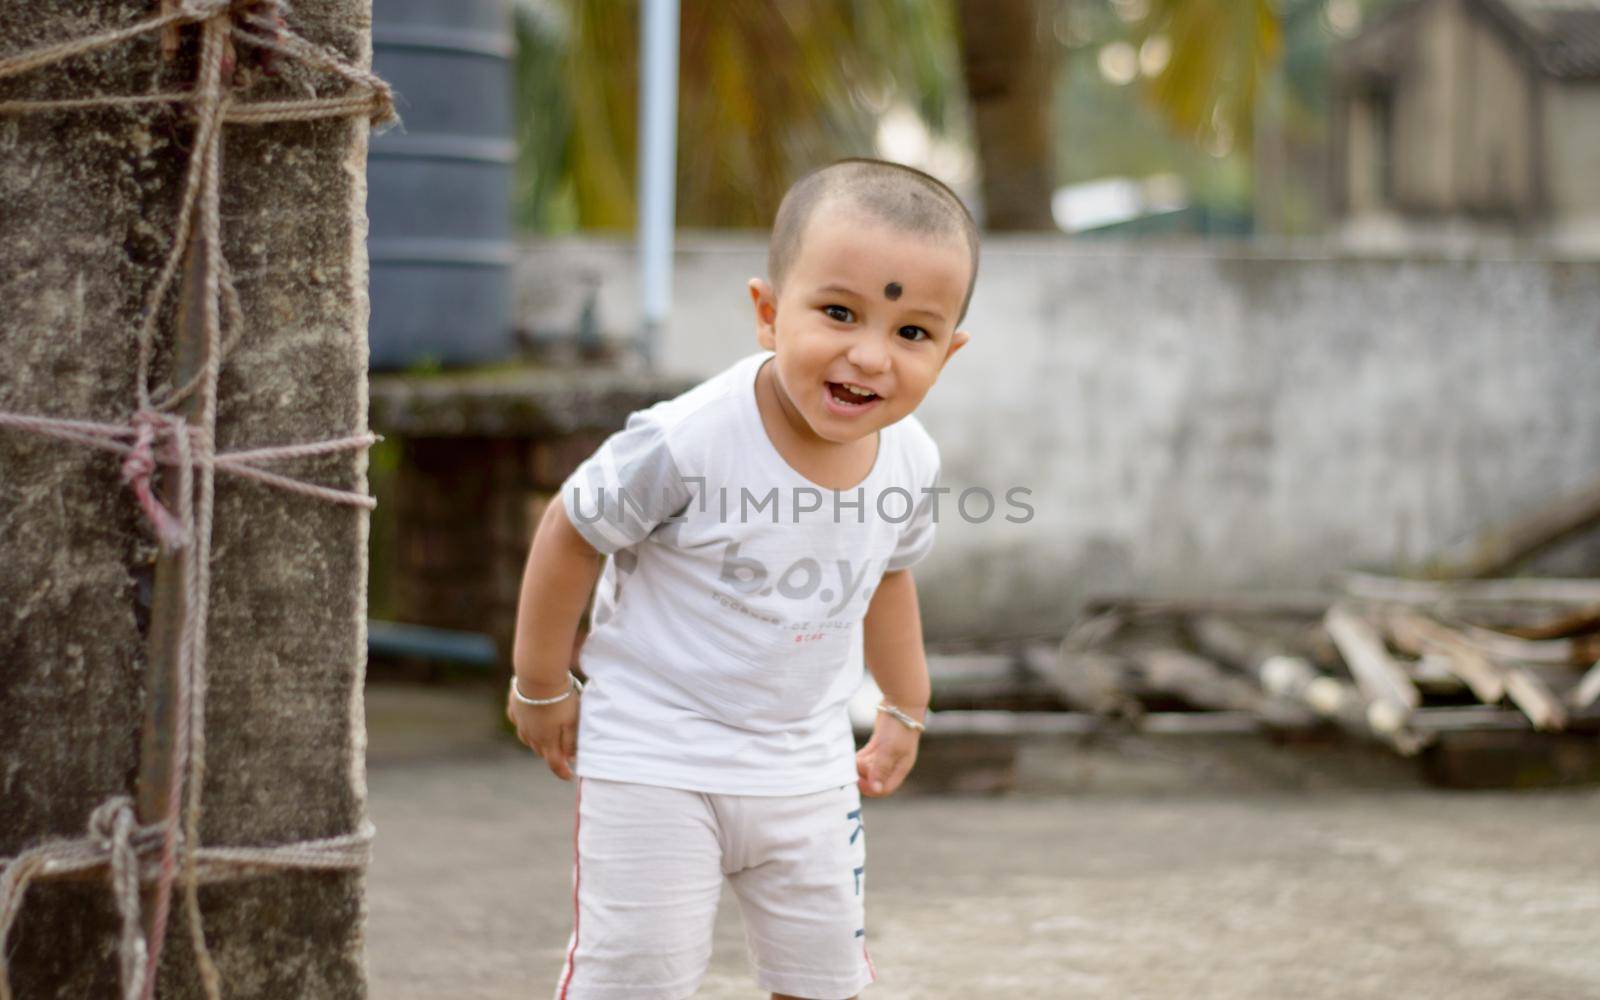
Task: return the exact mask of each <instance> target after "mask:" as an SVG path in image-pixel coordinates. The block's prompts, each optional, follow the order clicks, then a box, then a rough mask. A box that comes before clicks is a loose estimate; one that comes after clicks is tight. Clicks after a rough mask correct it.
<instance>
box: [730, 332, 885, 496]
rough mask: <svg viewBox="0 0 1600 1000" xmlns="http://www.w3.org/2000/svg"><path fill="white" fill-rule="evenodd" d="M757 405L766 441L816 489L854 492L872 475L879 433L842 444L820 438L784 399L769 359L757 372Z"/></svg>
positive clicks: (790, 403)
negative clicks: (818, 487)
mask: <svg viewBox="0 0 1600 1000" xmlns="http://www.w3.org/2000/svg"><path fill="white" fill-rule="evenodd" d="M756 404H757V405H756V409H757V410H758V411H759V412H760V414H761V423H762V424H763V425H764V426H765V428H766V434H767V439H768V440H770V441H771V442H772V445H773V447H774V448H776V449H777V451H778V454H779V455H780V456H782V457H783V460H784V461H786V462H788V463H789V466H790V468H792V469H794V470H795V471H796V472H798V473H800V474H801V475H802V476H804V477H805V478H807V479H809V480H811V481H812V482H814V483H816V484H817V485H819V486H823V487H826V488H828V489H835V490H853V489H855V488H856V487H857V486H859V485H860V484H861V482H862V481H863V480H865V479H866V478H867V474H868V473H869V472H871V471H872V467H873V465H874V464H875V463H876V461H877V458H878V447H879V434H880V432H877V431H874V432H873V433H871V434H868V435H866V436H865V437H861V438H858V439H857V440H855V441H849V442H845V443H843V444H840V443H838V442H835V441H829V440H827V439H825V438H822V437H818V436H817V433H816V432H815V431H813V430H812V429H811V427H810V425H809V424H807V423H806V420H805V417H803V416H802V415H801V414H800V411H799V410H798V409H796V408H795V406H794V403H793V401H792V400H789V399H787V398H786V397H785V396H784V392H783V389H782V387H781V386H779V384H778V379H777V375H776V372H774V370H773V361H772V359H770V358H769V359H768V360H767V361H765V362H763V363H762V365H761V368H760V370H759V371H757V372H756Z"/></svg>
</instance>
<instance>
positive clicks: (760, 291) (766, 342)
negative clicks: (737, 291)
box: [748, 278, 778, 351]
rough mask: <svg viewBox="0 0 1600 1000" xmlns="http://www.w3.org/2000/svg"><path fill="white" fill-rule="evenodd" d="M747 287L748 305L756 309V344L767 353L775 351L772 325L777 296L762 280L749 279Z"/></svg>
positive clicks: (774, 332)
mask: <svg viewBox="0 0 1600 1000" xmlns="http://www.w3.org/2000/svg"><path fill="white" fill-rule="evenodd" d="M748 287H749V289H750V304H751V305H753V306H755V309H756V343H758V344H760V345H761V346H762V347H764V348H766V349H767V350H769V351H771V350H775V349H776V346H777V344H776V330H775V328H774V326H773V324H774V323H775V322H776V321H777V319H778V296H777V295H776V294H775V293H774V292H773V291H772V286H771V285H769V284H767V282H766V280H765V279H763V278H751V279H750V284H749V286H748Z"/></svg>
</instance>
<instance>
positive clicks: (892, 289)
mask: <svg viewBox="0 0 1600 1000" xmlns="http://www.w3.org/2000/svg"><path fill="white" fill-rule="evenodd" d="M903 291H905V289H903V288H901V287H900V282H898V281H891V282H889V283H888V284H887V285H884V286H883V297H884V298H886V299H888V300H889V301H890V302H893V301H894V300H895V299H898V298H899V297H900V293H901V292H903Z"/></svg>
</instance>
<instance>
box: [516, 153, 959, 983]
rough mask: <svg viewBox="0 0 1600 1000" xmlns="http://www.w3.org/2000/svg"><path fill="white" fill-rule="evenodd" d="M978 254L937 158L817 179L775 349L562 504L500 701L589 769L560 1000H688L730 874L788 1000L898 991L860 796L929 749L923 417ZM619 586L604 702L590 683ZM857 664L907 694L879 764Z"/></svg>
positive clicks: (784, 224)
mask: <svg viewBox="0 0 1600 1000" xmlns="http://www.w3.org/2000/svg"><path fill="white" fill-rule="evenodd" d="M977 248H978V242H977V227H976V226H975V225H974V223H973V221H972V217H971V216H970V215H969V214H968V213H967V211H966V209H965V208H964V207H963V206H962V204H961V202H960V200H959V199H957V198H956V196H955V195H954V194H953V193H951V192H950V190H949V189H948V188H946V187H945V186H944V185H942V184H940V183H939V182H938V181H936V180H934V179H933V178H931V177H929V176H927V175H926V174H923V173H921V172H920V171H916V170H912V169H910V168H907V167H901V166H897V165H894V164H889V163H885V162H882V161H876V160H845V161H841V162H839V163H835V164H833V165H831V166H829V167H825V168H823V169H821V170H819V171H816V172H814V173H812V174H809V175H807V176H806V177H804V178H802V179H801V180H800V181H798V182H797V183H796V184H795V185H794V187H792V188H790V190H789V192H788V193H787V194H786V195H785V196H784V200H783V203H782V205H781V206H780V207H779V209H778V216H777V219H776V221H775V223H774V226H773V233H772V242H771V249H770V252H769V257H768V270H769V274H770V277H771V284H768V283H767V282H766V281H763V280H761V279H759V278H756V279H752V280H751V281H750V283H749V286H748V287H749V294H750V299H751V301H752V303H753V304H754V306H755V318H756V339H757V341H758V342H759V344H760V346H761V347H762V348H763V349H764V350H763V351H762V352H760V353H757V354H752V355H750V356H748V357H746V358H744V359H742V360H740V361H738V362H736V363H735V364H733V365H731V366H730V367H728V368H727V369H725V370H724V371H722V372H720V373H718V374H717V375H715V376H713V377H712V378H710V379H708V380H706V381H705V382H703V383H701V384H700V385H698V386H696V387H695V388H693V389H691V390H689V391H688V392H686V393H684V394H683V395H681V396H678V397H677V398H675V399H671V400H666V401H664V402H661V403H657V404H656V405H654V406H651V407H649V408H647V409H644V410H640V411H636V412H634V413H633V414H631V415H630V416H629V418H628V420H627V424H626V426H625V427H624V428H623V429H622V430H621V431H619V432H617V433H616V434H613V435H612V436H611V437H610V438H608V439H607V440H606V441H605V443H604V444H603V445H602V446H601V447H600V449H599V450H598V451H597V452H596V453H595V454H594V455H593V456H591V457H590V458H589V459H588V460H587V461H585V462H584V463H583V464H582V465H581V466H580V467H579V468H578V469H577V470H576V471H574V472H573V473H572V475H571V477H569V478H568V479H567V481H566V483H564V484H563V486H562V489H561V501H562V502H561V503H552V504H551V505H550V506H549V508H548V510H547V511H546V513H545V515H544V517H543V519H542V520H541V522H540V524H539V527H538V530H537V531H536V532H535V535H534V540H533V547H532V551H531V552H530V553H529V556H528V565H527V571H526V574H525V576H524V579H523V585H522V594H521V600H520V605H519V612H518V617H517V632H516V641H515V649H514V652H513V660H514V663H515V668H516V676H515V677H514V678H513V683H512V688H511V692H510V694H509V695H508V698H507V709H506V711H507V714H508V715H509V716H510V718H511V720H512V721H513V722H514V723H515V724H516V726H517V732H518V735H519V737H520V738H521V739H522V741H523V742H524V743H526V744H527V745H528V746H529V747H531V748H532V749H533V750H534V751H536V752H537V753H539V754H540V755H541V756H543V757H544V759H545V761H546V763H547V764H548V765H549V767H550V769H551V770H552V771H553V772H555V773H556V775H558V776H559V777H561V778H563V779H570V778H572V777H573V775H574V774H576V775H577V777H578V788H577V812H578V818H577V823H576V830H575V833H574V841H575V853H576V859H575V864H574V871H573V897H574V908H575V911H576V912H575V914H574V925H573V932H572V936H571V939H570V941H569V944H568V948H567V959H566V963H565V966H564V968H563V970H562V974H561V979H560V981H559V983H558V985H557V987H556V996H557V997H558V998H562V1000H588V998H624V997H626V998H628V1000H640V998H647V997H687V996H690V995H692V994H693V993H694V991H695V989H696V988H697V987H698V985H699V983H700V980H701V978H702V976H703V975H704V973H705V970H706V967H707V964H708V962H709V960H710V954H711V932H712V924H713V918H714V916H715V913H716V907H717V900H718V896H719V894H720V891H721V886H722V880H723V878H724V877H726V878H727V880H728V881H729V882H730V884H731V885H732V886H733V888H734V891H735V893H736V895H737V896H738V899H739V904H740V909H741V912H742V916H743V920H744V925H745V936H746V941H747V943H748V945H749V952H750V958H751V961H752V964H753V965H754V967H755V971H756V975H757V981H758V983H759V984H760V986H761V988H763V989H765V990H770V991H772V995H773V997H774V998H780V1000H781V998H789V997H793V998H806V1000H842V998H849V997H854V996H855V994H856V993H857V992H858V991H859V990H860V989H861V988H862V987H863V986H865V985H867V984H868V983H870V982H872V981H873V980H874V979H875V978H876V975H875V973H874V972H873V970H872V964H871V960H870V959H869V958H868V956H867V951H866V944H865V933H866V931H865V922H864V919H863V908H862V901H861V890H862V875H863V872H864V870H865V864H864V850H865V843H866V838H865V834H864V831H863V828H862V824H861V802H860V796H861V795H867V796H882V795H889V794H891V793H893V792H894V791H895V789H896V788H898V787H899V785H900V783H901V782H902V781H903V780H904V779H905V776H906V774H907V772H908V771H910V769H911V765H912V763H913V762H914V761H915V759H916V754H917V744H918V739H919V735H920V731H921V728H922V719H923V718H924V717H925V715H926V714H927V705H928V696H929V688H928V677H927V664H926V662H925V660H924V656H923V650H922V627H921V620H920V617H919V614H918V610H917V599H916V589H915V586H914V584H913V582H912V578H911V572H910V569H909V567H910V566H911V564H913V563H914V562H916V561H917V560H919V559H921V558H922V557H923V556H924V555H926V554H927V552H928V551H929V549H930V548H931V547H932V544H933V535H934V524H935V523H936V521H937V511H936V506H935V505H936V502H937V494H938V493H939V492H943V491H944V489H943V488H938V489H935V483H936V481H937V477H938V472H939V452H938V448H937V446H936V445H935V444H934V442H933V439H932V438H930V437H929V436H928V434H927V432H926V431H925V430H923V428H922V426H921V424H920V423H919V422H918V421H917V420H916V418H915V417H912V416H911V412H912V411H913V410H914V409H916V407H917V404H918V403H920V402H921V401H922V398H923V396H924V395H925V394H926V393H927V391H928V390H929V388H931V387H932V385H933V383H934V381H935V379H937V377H938V375H939V372H940V371H941V370H942V369H943V367H944V364H945V362H946V361H948V360H949V358H950V356H951V355H953V354H954V353H955V352H956V351H957V350H959V349H960V347H961V346H962V345H963V344H964V343H966V341H967V339H968V335H967V334H966V333H965V332H962V331H959V330H957V329H956V326H957V324H958V323H960V321H961V320H962V319H963V318H964V317H965V315H966V309H967V304H968V302H969V301H970V299H971V295H972V286H973V281H974V280H975V278H976V275H977ZM769 352H770V353H769ZM602 563H603V564H602ZM597 577H598V579H599V589H598V590H597V591H596V593H595V597H594V604H593V608H592V610H591V614H590V632H589V634H588V636H587V637H586V639H585V641H584V643H583V647H582V651H581V654H580V662H581V664H582V666H583V670H584V673H585V674H586V675H587V677H588V681H589V683H588V685H587V686H586V687H584V686H582V685H579V684H578V682H577V679H576V678H574V677H571V676H570V675H569V674H568V672H567V667H568V662H569V659H570V656H569V652H570V650H571V649H572V646H573V640H574V638H575V633H576V628H577V623H578V620H579V617H580V616H581V614H582V611H583V607H584V604H585V601H586V600H587V597H588V594H589V591H590V587H591V586H592V585H593V584H594V583H595V581H596V578H597ZM863 655H864V659H865V662H866V666H867V667H868V668H869V669H870V670H871V672H872V676H873V678H874V680H876V682H877V684H878V686H879V688H880V689H881V690H882V691H883V695H884V704H882V705H880V706H879V714H878V716H877V721H876V724H875V726H874V729H873V734H872V738H871V740H870V741H869V742H868V743H867V745H866V746H865V747H864V748H862V749H861V751H860V752H859V753H856V752H855V751H854V742H853V740H852V735H851V731H850V722H849V717H848V715H847V713H846V710H845V706H846V703H847V702H848V701H849V699H850V697H851V695H852V694H853V693H854V691H855V690H856V688H857V687H858V686H859V684H860V679H861V669H862V657H863ZM580 691H581V692H582V694H581V697H580V696H579V692H580ZM580 720H581V724H580ZM580 732H581V735H582V740H581V746H582V750H581V752H579V745H580V740H579V738H578V737H579V734H580Z"/></svg>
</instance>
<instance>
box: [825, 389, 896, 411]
mask: <svg viewBox="0 0 1600 1000" xmlns="http://www.w3.org/2000/svg"><path fill="white" fill-rule="evenodd" d="M824 385H825V386H826V388H825V389H824V390H823V393H822V395H823V398H824V400H825V401H826V402H827V404H828V408H829V409H830V410H832V411H833V412H835V413H845V414H851V415H854V414H857V413H861V412H863V411H865V410H869V409H871V408H872V407H873V406H875V405H877V404H878V403H879V402H882V400H883V397H882V396H879V395H878V394H877V393H875V392H873V391H872V390H870V389H868V388H866V387H865V386H862V385H858V384H857V383H854V382H826V383H824Z"/></svg>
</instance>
